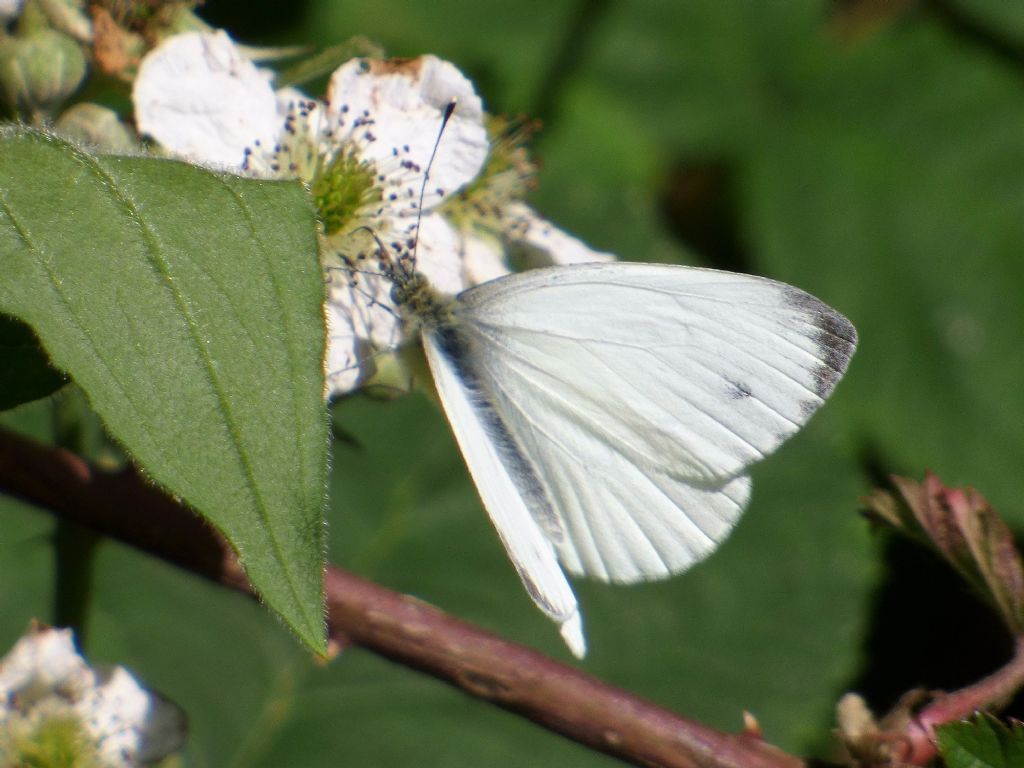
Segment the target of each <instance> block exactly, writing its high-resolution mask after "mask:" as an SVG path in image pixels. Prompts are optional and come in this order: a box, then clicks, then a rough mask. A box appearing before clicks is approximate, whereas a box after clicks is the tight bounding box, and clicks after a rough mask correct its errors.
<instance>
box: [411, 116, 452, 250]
mask: <svg viewBox="0 0 1024 768" xmlns="http://www.w3.org/2000/svg"><path fill="white" fill-rule="evenodd" d="M455 106H456V101H455V99H452V100H451V101H449V102H448V106H446V107H445V108H444V115H442V117H441V127H440V128H439V129H438V130H437V138H436V139H434V148H433V149H432V150H431V152H430V159H429V160H428V161H427V170H426V171H424V173H423V184H422V185H420V199H419V203H418V204H417V206H418V207H417V208H416V237H415V238H414V239H413V241H412V266H413V269H415V268H416V253H417V250H418V249H419V245H420V222H422V221H423V198H424V197H425V196H426V193H427V182H429V181H430V169H431V168H433V167H434V158H435V157H437V148H438V147H440V146H441V137H442V136H443V135H444V129H445V127H446V126H447V125H448V121H449V120H451V117H452V114H454V112H455Z"/></svg>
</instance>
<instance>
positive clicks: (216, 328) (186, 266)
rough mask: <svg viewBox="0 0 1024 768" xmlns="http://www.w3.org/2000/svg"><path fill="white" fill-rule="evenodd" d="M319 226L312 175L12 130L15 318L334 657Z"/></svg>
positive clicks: (6, 241) (7, 160)
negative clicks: (106, 152) (224, 171)
mask: <svg viewBox="0 0 1024 768" xmlns="http://www.w3.org/2000/svg"><path fill="white" fill-rule="evenodd" d="M315 232H316V228H315V220H314V213H313V209H312V205H311V203H310V201H309V199H308V195H307V194H306V193H305V192H304V191H303V189H302V188H301V187H300V186H299V185H298V184H294V183H287V182H262V181H255V180H248V179H242V178H239V177H235V176H230V175H218V174H214V173H211V172H208V171H206V170H203V169H200V168H197V167H195V166H191V165H187V164H185V163H179V162H173V161H168V160H156V159H149V158H139V157H94V156H91V155H89V154H87V153H85V152H82V151H81V150H79V149H77V148H75V147H73V146H72V145H70V144H68V143H66V142H64V141H61V140H59V139H56V138H54V137H52V136H49V135H46V134H43V133H39V132H34V131H30V130H25V129H18V128H15V129H8V130H4V131H2V132H0V311H3V312H7V313H9V314H12V315H14V316H15V317H18V318H20V319H21V320H23V321H25V322H26V323H28V324H29V325H31V326H32V328H33V329H34V330H35V332H36V334H37V335H38V337H39V339H40V341H41V342H42V344H43V346H44V347H45V348H46V350H47V351H48V352H49V354H50V356H51V358H52V360H53V361H54V364H55V365H56V366H58V367H59V368H61V369H62V370H64V371H67V372H68V374H70V375H71V377H72V378H73V379H74V380H75V381H76V382H77V383H78V384H79V385H80V386H81V387H82V389H83V390H84V391H85V392H86V394H87V395H88V397H89V400H90V402H91V403H92V406H93V407H94V408H95V409H96V411H97V412H98V413H99V414H100V416H101V417H102V418H103V420H104V422H105V423H106V426H107V429H108V430H109V431H110V433H111V434H112V435H113V436H114V437H115V438H116V439H118V440H119V441H121V442H122V443H123V444H124V446H125V448H126V449H127V450H128V452H129V453H130V454H131V455H132V456H133V457H134V458H135V460H136V461H137V462H138V463H139V464H141V465H142V466H143V467H144V468H145V469H146V471H147V472H148V473H149V475H150V476H151V477H152V478H153V479H154V480H155V481H156V482H158V483H159V484H161V485H163V486H164V487H166V488H167V489H168V490H170V491H171V492H172V493H174V494H176V495H178V496H180V497H181V498H183V499H184V500H185V501H187V502H188V503H189V504H191V505H192V506H193V507H194V508H195V509H196V510H198V511H199V512H200V513H201V514H202V515H203V516H204V517H206V518H207V519H208V520H209V521H210V522H211V523H212V524H213V525H214V526H216V527H217V528H218V529H220V530H221V531H222V532H223V533H224V535H225V536H226V537H227V538H228V540H229V541H230V542H231V543H232V545H233V546H234V547H235V549H236V550H237V551H238V553H239V556H240V558H241V561H242V564H243V565H244V566H245V569H246V572H247V574H248V576H249V579H250V581H251V582H252V584H253V586H254V587H255V588H256V590H257V591H258V592H259V593H260V595H261V596H262V597H263V599H264V600H265V602H266V603H267V604H268V605H269V606H270V607H271V608H272V609H274V610H275V611H277V612H278V613H279V614H280V615H281V617H282V618H283V619H284V621H285V622H286V623H287V624H288V625H289V626H290V627H291V628H292V629H293V630H294V631H295V633H296V634H297V635H298V636H299V637H300V638H301V639H302V640H303V641H304V642H305V643H307V644H308V645H309V646H310V647H311V648H313V649H314V650H316V651H322V650H323V649H324V643H325V633H324V620H323V615H324V614H323V593H322V586H321V582H322V572H323V562H324V554H323V552H324V531H323V522H322V513H323V507H324V500H325V488H326V476H327V459H326V457H327V439H328V438H327V420H326V417H325V414H324V405H323V373H322V362H321V361H322V359H323V347H324V331H323V314H322V303H323V282H322V276H321V272H320V266H319V262H318V258H317V250H316V249H317V243H316V234H315ZM141 511H143V510H140V512H141Z"/></svg>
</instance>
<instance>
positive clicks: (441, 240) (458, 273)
mask: <svg viewBox="0 0 1024 768" xmlns="http://www.w3.org/2000/svg"><path fill="white" fill-rule="evenodd" d="M416 240H417V245H416V271H417V272H420V273H421V274H422V275H423V276H424V277H426V278H427V280H428V281H429V282H430V285H431V286H432V287H433V288H434V289H435V290H437V291H439V292H440V293H444V294H448V295H449V296H454V295H455V294H456V293H458V292H459V291H461V290H462V289H464V288H465V287H466V281H465V279H464V278H463V269H462V257H461V254H460V252H459V237H458V235H457V234H456V232H455V229H454V228H453V227H452V225H451V224H449V223H448V220H447V219H446V218H444V217H443V216H441V215H440V214H437V213H427V214H424V215H423V217H422V219H420V222H419V235H418V237H417V238H416Z"/></svg>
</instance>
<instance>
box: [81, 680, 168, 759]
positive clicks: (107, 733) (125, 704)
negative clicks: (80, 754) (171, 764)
mask: <svg viewBox="0 0 1024 768" xmlns="http://www.w3.org/2000/svg"><path fill="white" fill-rule="evenodd" d="M97 683H98V684H97V686H96V687H95V688H93V689H91V690H90V691H89V693H88V695H86V696H85V697H84V698H83V699H82V700H81V701H79V702H78V705H77V707H76V708H77V710H78V712H79V713H80V715H81V717H82V720H83V722H85V724H86V726H87V727H88V728H89V730H90V731H91V732H92V734H93V735H94V736H95V737H96V740H97V743H98V745H99V749H100V754H101V755H102V756H103V757H104V758H106V760H107V761H109V764H110V765H149V764H150V763H153V762H156V761H157V760H160V759H162V758H164V757H166V756H167V755H169V754H171V753H172V752H175V751H176V750H178V749H180V748H181V745H182V743H183V742H184V739H185V731H186V726H185V718H184V715H183V714H182V712H181V710H180V709H178V707H176V706H175V705H173V704H171V703H169V702H166V701H164V700H163V699H161V698H159V697H157V696H156V695H154V694H152V693H150V692H149V691H147V690H146V689H145V688H143V687H142V686H141V685H139V683H138V682H137V681H136V680H135V678H134V677H133V676H132V675H131V673H129V672H128V671H127V670H126V669H125V668H124V667H115V668H114V669H113V670H111V671H110V672H109V673H108V674H105V675H102V676H101V677H100V679H99V680H98V681H97Z"/></svg>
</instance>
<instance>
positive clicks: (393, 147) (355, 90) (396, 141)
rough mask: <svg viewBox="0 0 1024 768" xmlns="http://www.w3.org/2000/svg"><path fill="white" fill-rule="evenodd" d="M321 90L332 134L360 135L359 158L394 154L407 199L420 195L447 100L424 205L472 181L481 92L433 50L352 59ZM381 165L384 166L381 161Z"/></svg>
mask: <svg viewBox="0 0 1024 768" xmlns="http://www.w3.org/2000/svg"><path fill="white" fill-rule="evenodd" d="M327 95H328V99H327V101H328V105H329V109H330V110H331V112H332V115H334V116H335V119H336V120H337V123H338V131H339V138H342V137H344V136H345V134H346V133H348V134H350V135H351V134H357V135H361V139H360V143H361V144H362V145H363V151H362V155H363V159H366V160H372V161H374V162H377V163H379V164H387V163H395V162H400V163H401V164H402V166H403V167H404V168H406V169H408V171H409V179H410V185H409V188H408V190H407V192H408V194H407V197H409V198H412V200H413V202H415V201H416V200H417V199H418V197H419V192H420V187H419V183H418V182H419V181H420V180H421V179H422V173H423V171H425V170H426V168H427V164H428V162H429V161H430V156H431V153H432V152H433V150H434V144H435V142H436V141H437V136H438V130H440V128H441V119H442V117H443V115H444V113H445V110H446V109H447V108H448V105H449V104H450V103H451V102H452V101H455V102H456V107H455V112H454V113H453V115H452V117H451V119H450V120H449V122H448V125H447V127H446V128H445V133H444V135H443V136H442V137H441V142H440V145H439V146H438V150H437V156H436V157H435V158H434V163H433V166H432V167H431V169H430V183H429V184H428V186H427V187H426V195H425V200H424V205H425V206H426V207H428V208H429V207H431V206H433V205H436V204H437V203H438V202H440V200H441V199H443V198H444V197H445V196H447V195H449V194H451V193H453V192H455V191H456V190H458V189H459V188H460V187H462V186H464V185H465V184H467V183H469V182H470V181H472V180H473V179H474V178H476V176H477V174H478V173H479V172H480V169H481V168H482V167H483V164H484V161H485V160H486V159H487V151H488V142H487V131H486V129H485V128H484V123H483V107H482V105H481V103H480V97H479V96H477V95H476V92H475V91H474V90H473V84H472V83H471V82H470V81H469V80H467V79H466V77H465V76H464V75H463V74H462V73H461V72H459V70H458V69H456V68H455V66H454V65H452V64H451V63H449V62H447V61H442V60H441V59H438V58H437V57H435V56H421V57H419V58H417V59H410V60H402V61H372V60H367V59H353V60H352V61H349V62H347V63H345V64H343V65H342V66H341V67H339V68H338V69H337V70H336V71H335V73H334V75H333V76H332V77H331V82H330V85H329V86H328V89H327ZM367 139H368V140H367ZM381 172H383V173H388V169H387V168H383V167H382V168H381Z"/></svg>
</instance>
